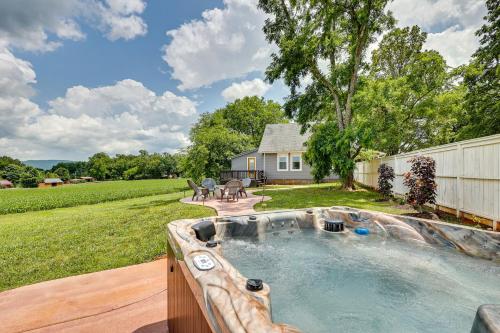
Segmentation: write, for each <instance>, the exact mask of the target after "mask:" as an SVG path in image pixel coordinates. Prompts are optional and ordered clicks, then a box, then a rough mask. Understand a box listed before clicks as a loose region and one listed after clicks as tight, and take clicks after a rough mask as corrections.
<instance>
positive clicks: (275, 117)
mask: <svg viewBox="0 0 500 333" xmlns="http://www.w3.org/2000/svg"><path fill="white" fill-rule="evenodd" d="M285 122H287V119H286V117H285V113H284V111H283V109H282V108H281V106H280V105H279V104H278V103H276V102H274V101H271V100H268V101H266V100H264V98H261V97H257V96H253V97H244V98H242V99H237V100H236V101H234V102H232V103H228V104H227V105H226V106H225V107H223V108H220V109H218V110H215V111H214V112H213V113H204V114H202V115H201V117H200V119H199V120H198V122H197V123H196V124H195V125H194V126H193V128H192V130H191V135H192V136H193V135H194V136H195V135H196V133H197V132H198V131H200V130H202V129H204V128H207V127H213V126H223V127H226V128H228V129H231V130H233V131H234V132H237V133H241V134H245V135H247V136H248V137H250V143H251V144H252V145H253V146H254V147H257V146H258V145H259V144H260V140H261V139H262V135H263V134H264V129H265V128H266V125H267V124H278V123H285Z"/></svg>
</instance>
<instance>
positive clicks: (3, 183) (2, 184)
mask: <svg viewBox="0 0 500 333" xmlns="http://www.w3.org/2000/svg"><path fill="white" fill-rule="evenodd" d="M13 187H14V184H12V182H11V181H9V180H7V179H0V188H13Z"/></svg>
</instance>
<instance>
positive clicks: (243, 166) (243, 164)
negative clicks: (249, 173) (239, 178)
mask: <svg viewBox="0 0 500 333" xmlns="http://www.w3.org/2000/svg"><path fill="white" fill-rule="evenodd" d="M247 157H255V158H256V160H255V161H256V162H257V170H262V169H263V165H262V154H259V153H258V152H257V151H254V152H250V153H248V154H244V155H240V156H238V157H235V158H233V159H232V160H231V170H247V168H248V167H247Z"/></svg>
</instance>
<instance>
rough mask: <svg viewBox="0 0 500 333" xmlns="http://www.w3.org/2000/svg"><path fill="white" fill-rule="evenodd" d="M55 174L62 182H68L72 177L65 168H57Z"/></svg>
mask: <svg viewBox="0 0 500 333" xmlns="http://www.w3.org/2000/svg"><path fill="white" fill-rule="evenodd" d="M54 173H55V174H56V175H57V176H58V177H59V178H61V179H62V180H68V179H69V178H70V177H69V171H68V169H66V168H63V167H59V168H57V169H56V170H55V171H54Z"/></svg>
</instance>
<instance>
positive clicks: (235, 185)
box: [221, 179, 242, 201]
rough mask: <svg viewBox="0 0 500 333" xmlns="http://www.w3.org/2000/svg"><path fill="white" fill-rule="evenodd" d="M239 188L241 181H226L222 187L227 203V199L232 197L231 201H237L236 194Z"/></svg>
mask: <svg viewBox="0 0 500 333" xmlns="http://www.w3.org/2000/svg"><path fill="white" fill-rule="evenodd" d="M241 187H242V184H241V181H239V180H237V179H233V180H230V181H228V182H227V183H226V185H225V186H224V195H225V196H226V198H227V201H229V197H232V198H233V200H234V199H236V201H238V194H239V192H240V188H241ZM221 200H222V198H221Z"/></svg>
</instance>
